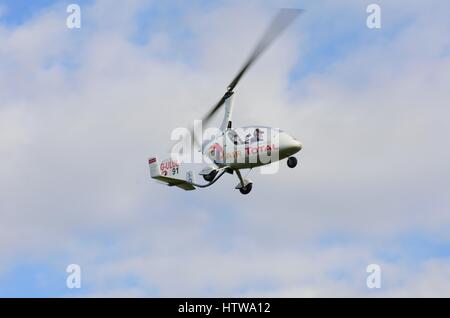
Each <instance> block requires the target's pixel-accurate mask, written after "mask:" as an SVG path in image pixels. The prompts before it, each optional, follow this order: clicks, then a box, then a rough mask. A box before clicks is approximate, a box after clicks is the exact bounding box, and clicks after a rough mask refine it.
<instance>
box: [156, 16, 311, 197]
mask: <svg viewBox="0 0 450 318" xmlns="http://www.w3.org/2000/svg"><path fill="white" fill-rule="evenodd" d="M300 13H302V10H297V9H281V10H280V11H279V12H278V14H277V15H276V16H275V18H274V19H273V21H272V23H271V25H270V27H269V28H268V30H267V31H266V32H265V33H264V35H263V37H262V38H261V40H260V41H259V42H258V44H257V45H256V47H255V49H254V50H253V52H252V54H251V55H250V57H249V58H248V60H247V61H246V63H245V64H244V65H243V66H242V68H241V69H240V71H239V72H238V73H237V75H236V76H235V78H234V79H233V80H232V81H231V83H230V85H228V87H227V90H226V92H225V94H224V95H223V97H222V98H221V99H220V100H219V102H218V103H216V104H215V105H214V106H213V107H212V108H211V110H210V111H209V112H208V113H207V114H206V115H205V116H204V117H203V119H202V123H203V124H206V123H208V122H209V121H210V120H211V119H212V117H213V115H214V114H216V113H217V112H218V111H219V110H220V109H221V108H222V107H223V110H224V117H223V121H222V124H221V126H220V128H219V129H218V130H217V131H216V133H215V134H213V135H212V136H210V138H203V137H204V136H202V140H201V142H199V141H198V140H197V139H195V137H194V143H195V144H199V146H200V150H199V151H201V156H202V158H203V159H204V160H205V162H207V163H208V166H207V167H205V168H203V169H202V170H201V171H200V172H199V173H198V175H200V176H201V177H202V178H203V179H204V181H205V182H207V183H205V184H199V183H196V181H195V175H194V172H193V171H192V170H186V167H187V165H186V164H185V163H184V162H183V161H181V160H179V159H177V156H174V155H173V154H172V155H171V157H170V158H169V159H166V160H162V161H161V162H160V161H159V160H158V158H157V157H155V156H153V157H151V158H150V159H149V165H150V175H151V177H152V178H153V179H155V180H157V181H159V182H161V183H163V184H166V185H169V186H176V187H179V188H181V189H184V190H195V189H196V188H206V187H209V186H211V185H213V184H214V183H215V182H216V181H217V180H218V179H219V178H221V177H222V176H223V175H224V174H225V173H229V174H234V173H235V174H236V175H237V177H238V179H239V183H238V185H237V186H236V189H238V190H239V191H240V192H241V193H242V194H248V193H250V191H251V190H252V185H253V183H252V181H250V180H248V179H247V178H244V177H243V176H242V173H241V170H244V169H250V170H251V169H253V168H256V167H260V166H264V165H269V164H272V163H274V162H276V161H280V160H283V159H286V158H288V159H287V165H288V167H289V168H295V167H296V166H297V158H295V157H294V156H293V155H294V154H296V153H297V152H299V151H300V150H301V149H302V147H303V146H302V144H301V143H300V142H299V141H298V140H297V139H295V138H294V137H292V136H291V135H289V134H288V133H286V132H285V131H283V130H281V129H278V128H271V127H267V126H245V127H240V128H233V125H232V115H233V107H234V103H233V99H234V89H235V87H236V86H237V84H238V83H239V81H240V80H241V79H242V77H243V75H244V74H245V73H246V72H247V71H248V69H249V68H250V67H251V66H252V64H253V63H254V62H255V61H256V60H257V59H258V57H259V56H260V55H261V54H262V53H263V52H264V51H265V50H266V49H267V48H268V47H269V46H270V44H271V43H272V42H273V41H274V40H275V39H276V38H277V37H278V36H279V35H280V34H281V33H282V32H283V31H284V30H285V29H286V28H287V27H288V26H289V25H290V24H291V23H292V22H293V21H294V20H295V19H296V18H297V17H298V16H299V15H300ZM184 170H186V171H184Z"/></svg>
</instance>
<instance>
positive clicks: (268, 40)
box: [203, 9, 303, 123]
mask: <svg viewBox="0 0 450 318" xmlns="http://www.w3.org/2000/svg"><path fill="white" fill-rule="evenodd" d="M302 12H303V10H300V9H280V11H278V13H277V15H276V16H275V18H274V19H273V20H272V23H271V24H270V26H269V28H268V29H267V31H266V32H265V33H264V35H263V37H262V38H261V40H260V41H259V42H258V44H257V45H256V47H255V49H254V50H253V52H252V54H251V55H250V57H249V58H248V60H247V62H246V63H245V64H244V65H243V66H242V67H241V69H240V71H239V72H238V73H237V75H236V76H235V78H234V79H233V81H232V82H231V83H230V85H228V91H227V92H226V93H225V95H224V96H223V97H222V98H221V99H220V100H219V101H218V102H217V104H216V105H214V107H212V108H211V110H210V111H209V112H208V113H207V114H206V115H205V116H204V117H203V122H204V123H206V122H208V121H209V120H210V119H211V117H212V116H213V115H214V114H215V113H216V112H217V110H218V109H219V108H220V107H221V106H222V105H223V104H224V103H225V101H226V100H227V98H228V97H229V92H231V91H233V90H234V88H235V87H236V85H237V84H238V83H239V81H240V80H241V78H242V76H243V75H244V74H245V73H246V72H247V70H248V69H249V68H250V66H252V64H253V63H254V62H255V61H256V60H257V59H258V57H259V56H260V55H261V54H262V53H263V52H264V51H265V50H266V49H267V48H268V47H269V46H270V45H271V44H272V43H273V42H274V40H275V39H276V38H277V37H278V36H279V35H280V34H281V33H282V32H283V31H284V30H285V29H286V28H287V27H288V26H289V25H290V24H291V23H292V22H293V21H294V20H295V19H296V18H297V17H298V16H299V15H300V14H301V13H302Z"/></svg>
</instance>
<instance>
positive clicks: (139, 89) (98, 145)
mask: <svg viewBox="0 0 450 318" xmlns="http://www.w3.org/2000/svg"><path fill="white" fill-rule="evenodd" d="M408 3H409V4H410V5H407V4H406V2H405V3H404V4H403V5H402V4H401V3H400V4H391V3H388V2H386V3H382V8H384V11H383V12H386V19H385V20H383V21H384V23H385V27H386V28H388V26H386V24H387V25H389V24H388V23H389V21H396V20H395V19H396V18H397V19H400V20H403V19H406V18H408V17H410V16H413V17H415V16H420V17H421V18H420V19H418V20H417V21H412V22H410V25H409V26H408V27H406V28H401V29H399V30H398V31H395V32H393V31H389V32H387V33H389V34H387V35H386V36H385V37H384V38H381V39H380V38H376V37H375V38H374V39H373V41H371V40H370V39H369V40H367V42H362V44H361V45H359V46H357V47H356V48H355V50H354V51H351V52H348V53H346V54H344V55H343V56H342V57H341V58H339V59H338V60H336V61H335V62H334V63H332V64H331V65H330V66H329V67H328V68H327V69H326V71H324V72H321V73H319V74H314V75H308V76H307V77H305V78H302V79H301V80H300V81H298V82H294V83H292V82H289V80H288V76H289V72H290V71H291V69H292V68H293V66H294V65H295V63H297V62H299V61H298V56H304V55H305V54H306V53H307V52H311V51H313V49H317V47H316V46H315V44H314V43H316V42H314V39H311V33H310V31H309V30H310V29H312V28H314V27H315V26H317V28H319V31H317V33H318V34H324V35H326V36H327V40H331V38H332V35H333V34H340V33H339V32H338V31H340V32H344V31H346V30H352V29H353V28H354V24H353V23H354V22H352V21H353V20H351V19H350V18H354V19H360V18H361V19H360V20H361V21H362V24H361V25H362V27H361V28H364V26H365V24H364V21H365V19H363V18H364V14H365V10H362V11H361V12H362V13H361V14H362V16H361V17H360V16H359V15H358V12H359V9H360V8H361V7H363V6H362V5H361V2H357V1H355V3H354V4H353V5H351V4H347V5H346V6H345V7H336V6H335V5H333V6H329V4H330V2H326V5H325V6H322V5H321V6H320V8H322V7H323V8H325V9H323V10H324V11H321V9H319V8H318V7H317V8H316V7H315V4H309V5H310V6H311V7H310V8H309V10H308V12H307V14H306V16H305V18H304V20H302V21H304V22H299V25H300V26H301V27H303V28H304V27H308V28H307V29H302V28H300V27H298V26H297V27H294V28H293V29H292V30H291V31H290V33H288V34H286V36H283V38H282V39H280V41H278V42H277V43H276V44H275V45H274V46H273V47H272V49H271V50H270V51H269V52H268V53H267V54H265V55H264V57H263V59H262V60H261V61H260V62H259V63H258V64H257V65H256V66H255V67H254V69H253V70H252V72H251V73H250V74H249V75H248V76H246V78H245V80H244V81H243V82H242V85H241V84H240V86H239V88H238V92H237V96H236V103H237V104H236V120H235V122H236V124H238V125H239V124H247V123H267V124H271V125H273V126H279V127H282V128H285V129H287V130H288V131H290V132H292V133H293V134H294V135H297V137H299V138H301V139H302V140H303V142H304V144H305V149H304V151H302V153H301V154H300V158H301V164H300V167H299V168H298V169H296V170H288V169H287V168H284V167H283V168H282V169H281V171H280V173H279V174H277V175H271V176H261V175H259V174H257V173H254V174H253V176H252V177H253V179H254V181H255V188H254V192H252V195H251V196H250V197H243V196H241V195H240V194H239V193H237V192H236V191H235V190H234V189H233V188H234V185H235V184H236V183H237V181H236V180H234V178H233V177H231V176H228V178H226V179H225V180H223V182H221V183H220V184H218V185H217V187H216V188H214V189H208V190H205V191H201V190H199V191H198V192H194V193H184V192H181V191H178V190H177V189H169V188H164V187H161V186H159V185H157V184H154V183H153V182H151V180H149V176H148V171H147V166H146V158H147V157H148V156H149V155H152V154H154V153H161V152H164V151H166V150H167V149H168V146H169V145H170V142H169V136H170V131H171V129H172V128H174V127H177V126H180V125H186V124H189V122H190V120H191V119H194V118H195V117H197V116H198V115H201V114H202V113H203V112H204V111H206V109H207V107H208V106H209V105H211V104H212V103H214V102H215V101H216V100H217V98H218V97H219V96H220V94H221V93H222V90H223V88H224V87H225V86H226V84H227V83H228V81H229V79H230V78H231V77H232V76H233V75H234V72H235V70H237V68H238V67H239V66H240V63H241V62H242V61H243V59H244V58H245V57H246V54H247V53H248V51H249V50H250V49H251V48H252V45H253V44H254V43H253V42H254V41H255V39H256V38H257V37H258V36H259V35H260V33H261V30H262V29H263V28H264V27H265V23H266V21H267V20H268V19H269V18H270V15H271V13H272V10H271V8H269V7H268V6H267V7H266V6H265V7H260V5H259V3H258V2H249V3H246V4H245V5H243V6H242V5H241V4H240V3H236V2H228V3H226V4H224V5H223V6H222V7H218V8H214V9H211V12H208V14H207V15H205V14H204V12H202V11H201V10H200V8H196V7H194V8H192V9H191V11H189V12H188V13H187V17H186V20H184V21H180V23H183V27H186V28H189V29H190V30H191V31H192V34H193V39H192V43H194V44H195V50H194V51H193V52H195V53H196V54H198V56H197V57H195V58H193V61H183V60H182V59H180V58H179V57H177V58H174V59H170V58H166V59H162V58H161V55H164V53H165V52H170V51H171V50H174V49H176V50H179V49H180V44H179V43H176V42H177V38H176V37H174V36H173V35H171V34H170V33H164V32H162V33H161V32H157V35H156V36H155V37H151V38H150V42H149V44H148V45H147V46H145V45H142V46H136V45H134V44H132V43H131V42H130V41H129V36H130V33H131V32H134V30H135V25H134V24H133V22H132V21H133V19H134V16H135V13H136V12H138V11H140V10H141V9H142V8H143V7H145V6H146V5H147V4H146V3H145V2H143V1H135V2H133V4H132V5H129V4H128V3H127V4H126V5H121V4H114V5H112V4H111V3H110V2H109V1H99V2H97V3H96V4H95V5H93V6H92V7H91V6H88V7H85V8H82V9H83V11H82V12H83V13H82V14H83V19H86V20H87V22H88V23H84V22H83V28H82V30H81V31H70V30H68V29H67V28H65V21H64V19H62V18H61V13H60V12H58V11H55V10H56V9H52V10H50V11H49V12H48V13H45V14H43V15H40V16H36V17H34V18H33V19H32V20H31V21H29V22H27V23H26V24H24V25H22V26H18V27H15V28H13V29H5V28H2V27H1V26H0V35H1V37H2V39H4V40H2V42H1V43H0V67H1V69H2V73H1V74H0V85H1V87H3V88H4V89H2V90H1V91H0V98H1V100H2V102H1V104H0V125H1V126H0V133H1V135H0V153H1V155H2V166H1V168H0V190H1V191H0V208H1V212H0V213H1V218H2V222H1V224H0V242H2V243H0V251H1V253H0V254H1V255H2V256H1V258H0V264H2V265H3V266H7V265H9V266H13V264H14V261H15V256H17V255H20V254H23V253H25V254H27V253H31V254H32V255H35V256H36V257H42V258H44V259H45V257H46V256H47V255H50V254H53V253H56V254H58V253H64V254H69V255H70V256H71V258H76V259H79V262H80V263H84V264H87V265H86V266H87V272H88V273H90V275H89V277H92V278H91V279H92V280H93V281H95V286H96V288H95V290H94V291H93V293H95V294H103V295H111V296H113V295H123V294H124V293H128V292H130V293H132V294H135V295H141V294H143V295H145V294H146V293H148V291H149V290H152V289H156V290H158V291H159V293H160V295H162V296H174V295H175V296H178V295H179V296H190V295H197V296H204V295H210V294H213V295H222V296H223V295H225V296H233V295H249V296H251V295H276V296H285V295H288V296H297V295H300V296H322V295H325V296H330V295H338V296H348V295H363V296H371V295H372V294H371V293H368V292H367V291H366V290H365V285H364V284H365V275H366V273H365V266H366V265H367V264H368V263H369V262H372V261H373V259H374V258H375V259H378V257H376V256H377V254H378V253H379V252H380V251H382V250H383V248H384V245H386V244H389V243H390V242H392V241H395V239H396V237H398V236H400V235H402V234H403V233H409V232H412V231H419V232H421V233H428V234H430V235H433V236H434V237H439V239H440V240H441V241H442V242H447V243H448V242H449V237H448V234H447V231H446V229H447V226H448V224H449V223H450V219H449V217H448V213H447V210H448V209H447V207H448V206H449V202H448V198H447V192H448V185H447V180H448V177H449V174H450V171H449V169H448V161H449V155H450V152H449V151H448V149H447V148H446V143H445V141H446V140H445V136H447V135H448V132H449V131H448V127H447V126H448V125H447V124H446V118H448V115H449V111H448V107H446V106H447V101H448V99H449V97H450V96H449V93H448V90H447V87H446V83H448V81H449V75H448V74H450V72H449V70H450V60H449V57H448V55H445V52H446V49H447V50H448V47H449V42H448V39H449V37H448V30H449V28H448V22H447V19H446V17H445V16H444V14H443V13H444V12H446V11H445V10H440V13H439V14H437V15H436V14H433V15H431V10H430V9H428V10H425V9H424V5H422V4H420V3H410V2H408ZM406 5H407V9H408V10H404V11H402V10H399V8H400V7H403V6H406ZM363 9H364V8H363ZM393 11H395V12H396V13H395V16H394V14H393V13H392V12H393ZM399 12H403V13H399ZM313 13H314V14H313ZM319 13H320V14H319ZM433 13H435V12H433ZM316 14H317V15H316ZM396 15H398V17H397V16H396ZM317 17H319V18H317ZM324 17H326V18H325V20H324V19H323V18H324ZM340 17H341V18H340ZM342 17H345V18H342ZM249 21H251V23H249ZM89 22H91V23H89ZM93 22H95V23H93ZM328 22H329V23H328ZM184 24H185V25H184ZM329 25H333V26H334V27H333V28H331V29H330V28H329ZM91 28H92V29H91ZM333 30H335V32H336V33H334V32H333ZM336 30H338V31H336ZM363 30H364V29H363ZM363 30H359V31H358V32H359V33H361V34H362V35H363V36H366V37H368V38H369V37H371V36H372V35H371V34H370V33H368V32H371V31H366V32H364V31H365V30H364V31H363ZM389 30H390V29H389ZM77 32H78V33H77ZM311 32H312V31H311ZM377 32H378V31H377ZM396 32H397V33H396ZM430 34H431V35H432V36H430ZM317 41H321V40H317ZM323 41H325V40H323ZM158 43H159V44H158ZM422 43H423V45H422ZM159 45H163V48H160V47H159ZM181 46H183V45H181ZM320 53H323V52H320ZM325 53H326V52H325ZM67 57H70V59H71V60H72V62H74V66H73V67H72V66H70V67H68V66H67V65H65V64H64V60H65V59H66V58H67ZM300 63H301V64H302V63H307V62H300ZM302 65H303V64H302ZM330 233H331V234H330ZM328 235H331V236H333V235H336V236H337V237H338V236H340V235H344V236H345V237H346V240H347V241H346V243H342V242H340V241H339V240H337V242H336V243H335V245H333V246H331V247H324V246H322V245H321V244H318V243H317V242H320V240H321V239H323V238H324V237H328ZM103 240H106V241H108V242H110V244H116V245H115V246H114V248H113V249H112V251H111V250H110V249H109V248H107V245H108V244H107V243H105V244H102V242H103ZM391 252H393V253H398V255H399V257H400V258H401V257H402V256H403V254H402V251H401V247H399V248H398V249H395V250H394V251H391ZM381 261H383V260H381ZM419 261H421V262H422V261H423V260H419ZM442 264H445V261H442V260H441V261H439V260H437V261H435V263H431V265H429V263H424V268H425V269H423V270H422V271H418V272H415V271H413V270H408V269H406V270H405V272H406V274H404V275H401V274H400V272H401V271H402V269H401V268H402V267H401V266H404V265H403V264H400V265H399V264H392V263H389V262H385V264H384V265H383V267H386V268H388V269H389V270H391V272H393V273H395V274H392V275H389V274H388V277H390V280H391V281H394V280H396V281H398V282H401V281H405V284H403V285H402V284H400V283H399V284H398V286H396V285H395V284H391V285H394V288H393V289H392V290H391V289H389V290H387V291H384V290H383V291H382V292H383V293H386V294H388V295H405V294H407V295H414V294H415V293H417V295H425V294H426V293H427V292H428V291H429V290H430V289H432V288H433V286H435V285H436V286H438V287H439V289H437V290H438V291H439V292H436V294H437V295H441V294H446V293H448V291H447V290H446V289H444V288H443V287H442V288H441V287H440V286H444V282H445V280H439V279H438V278H435V277H444V278H445V277H447V276H448V275H447V274H448V273H446V272H445V270H444V269H443V268H444V265H442ZM412 272H414V273H415V274H417V275H418V277H419V278H418V280H417V281H416V280H415V281H409V278H408V276H406V275H408V273H409V274H410V275H411V273H412ZM93 273H95V274H96V275H94V274H93ZM340 275H342V277H341V276H340ZM128 276H132V277H138V278H139V284H138V285H139V286H138V287H132V288H131V287H130V286H126V283H124V285H125V286H122V285H121V284H119V283H117V284H115V283H114V281H115V280H116V279H119V280H120V278H123V277H125V278H126V277H128ZM408 287H411V290H412V291H411V292H409V293H407V292H406V290H407V288H408Z"/></svg>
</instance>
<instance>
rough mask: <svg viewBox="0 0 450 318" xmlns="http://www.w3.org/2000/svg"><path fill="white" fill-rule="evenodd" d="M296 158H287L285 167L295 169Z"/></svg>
mask: <svg viewBox="0 0 450 318" xmlns="http://www.w3.org/2000/svg"><path fill="white" fill-rule="evenodd" d="M297 163H298V161H297V158H295V157H289V159H288V160H287V165H288V167H289V168H295V167H297Z"/></svg>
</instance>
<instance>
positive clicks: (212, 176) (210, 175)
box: [203, 170, 217, 182]
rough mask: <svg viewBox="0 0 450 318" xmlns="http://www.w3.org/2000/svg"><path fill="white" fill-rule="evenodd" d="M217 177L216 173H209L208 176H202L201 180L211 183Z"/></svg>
mask: <svg viewBox="0 0 450 318" xmlns="http://www.w3.org/2000/svg"><path fill="white" fill-rule="evenodd" d="M216 176H217V171H215V170H214V171H211V172H210V173H209V174H207V175H204V176H203V179H205V181H207V182H211V181H213V180H214V178H215V177H216Z"/></svg>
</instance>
